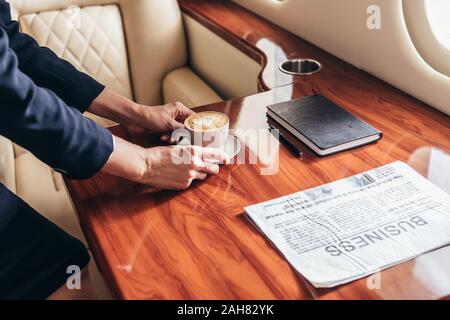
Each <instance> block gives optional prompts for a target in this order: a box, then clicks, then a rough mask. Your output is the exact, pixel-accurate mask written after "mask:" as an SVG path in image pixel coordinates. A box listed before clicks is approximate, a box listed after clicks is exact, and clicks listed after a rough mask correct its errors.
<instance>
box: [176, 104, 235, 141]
mask: <svg viewBox="0 0 450 320" xmlns="http://www.w3.org/2000/svg"><path fill="white" fill-rule="evenodd" d="M184 125H185V126H186V129H187V130H188V131H189V133H190V135H191V144H193V145H197V146H201V147H209V148H217V149H223V148H224V147H225V144H226V142H227V138H228V132H229V127H230V119H229V118H228V116H227V115H226V114H223V113H220V112H215V111H205V112H199V113H196V114H193V115H192V116H190V117H189V118H187V119H186V120H185V122H184Z"/></svg>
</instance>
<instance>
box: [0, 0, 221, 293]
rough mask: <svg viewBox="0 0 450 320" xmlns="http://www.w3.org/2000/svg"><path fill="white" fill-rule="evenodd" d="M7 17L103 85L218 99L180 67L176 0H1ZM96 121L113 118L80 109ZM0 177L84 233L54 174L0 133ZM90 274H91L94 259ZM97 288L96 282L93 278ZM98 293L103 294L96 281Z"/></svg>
mask: <svg viewBox="0 0 450 320" xmlns="http://www.w3.org/2000/svg"><path fill="white" fill-rule="evenodd" d="M8 2H9V3H10V4H11V10H12V16H13V19H15V20H18V21H19V23H20V26H21V29H22V31H23V32H25V33H28V34H30V35H31V36H33V37H34V38H35V39H36V40H37V41H38V43H39V44H40V45H42V46H47V47H49V48H51V49H52V50H53V51H54V52H55V53H56V54H57V55H59V56H60V57H62V58H64V59H66V60H68V61H69V62H70V63H72V64H73V65H74V66H76V67H77V68H78V69H79V70H81V71H83V72H86V73H88V74H90V75H91V76H92V77H94V78H96V79H97V80H98V81H100V82H101V83H103V84H105V85H106V86H107V87H109V88H110V89H112V90H114V91H116V92H118V93H120V94H122V95H124V96H126V97H128V98H130V99H133V100H135V101H137V102H138V103H142V104H146V105H159V104H162V103H167V102H175V101H181V102H183V103H184V104H186V105H187V106H189V107H196V106H199V105H205V104H209V103H214V102H217V101H221V97H220V96H219V95H217V94H216V93H215V92H214V90H212V89H211V88H210V87H209V86H208V85H207V84H206V83H205V82H204V81H203V80H201V79H200V77H198V76H197V75H196V74H195V73H194V72H193V71H192V70H191V69H190V68H189V67H187V66H186V65H187V62H188V61H187V56H188V52H187V47H188V46H187V45H186V43H185V38H186V37H185V35H184V29H183V22H182V17H181V13H180V10H179V7H178V4H177V1H176V0H164V1H159V0H46V1H36V0H9V1H8ZM88 116H89V117H91V118H92V119H94V120H95V121H97V122H98V123H100V124H102V125H104V126H111V125H113V124H114V123H112V122H111V121H108V120H106V119H102V118H100V117H96V116H94V115H88ZM0 182H2V183H4V184H5V185H6V186H7V187H8V188H9V189H10V190H11V191H13V192H15V193H16V194H17V195H18V196H19V197H21V198H22V199H24V200H25V201H26V202H27V203H29V204H30V205H31V206H32V207H33V208H35V209H36V210H37V211H38V212H40V213H41V214H42V215H44V216H46V217H47V218H48V219H50V220H51V221H53V222H54V223H56V224H57V225H59V226H60V227H61V228H63V229H65V230H66V231H67V232H69V233H70V234H72V235H74V236H75V237H77V238H79V239H81V240H83V241H85V240H84V237H83V234H82V231H81V228H80V226H79V223H78V219H77V215H76V212H75V209H74V207H73V205H72V203H71V200H70V197H69V195H68V193H67V191H66V188H65V184H64V181H63V179H62V176H61V175H60V174H58V173H57V172H55V171H54V170H52V169H51V168H49V167H48V166H46V165H45V164H44V163H42V162H41V161H39V160H38V159H37V158H35V157H34V156H33V155H32V154H31V153H30V152H28V151H26V150H24V149H22V148H21V147H19V146H16V145H14V144H13V143H12V142H11V141H9V140H8V139H5V138H3V137H0ZM92 268H93V269H94V270H93V272H94V274H96V273H98V272H97V271H96V268H95V266H93V267H92ZM97 280H98V281H97V287H102V284H101V283H100V282H101V280H99V278H98V277H97ZM100 291H101V292H100V293H101V295H102V297H107V296H108V293H107V292H106V291H105V289H104V288H100Z"/></svg>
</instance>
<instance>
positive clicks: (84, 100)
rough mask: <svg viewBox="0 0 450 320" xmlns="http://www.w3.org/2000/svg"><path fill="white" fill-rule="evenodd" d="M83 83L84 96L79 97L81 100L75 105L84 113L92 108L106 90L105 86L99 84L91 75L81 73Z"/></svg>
mask: <svg viewBox="0 0 450 320" xmlns="http://www.w3.org/2000/svg"><path fill="white" fill-rule="evenodd" d="M80 77H81V78H82V79H81V83H82V84H83V88H82V89H84V90H83V94H81V95H79V98H78V99H79V100H78V101H75V103H74V105H76V106H77V109H78V110H79V111H80V112H81V113H84V112H86V110H87V109H89V107H90V106H91V104H92V102H94V100H95V99H97V97H98V96H99V95H100V94H101V93H102V92H103V90H105V86H104V85H102V84H101V83H99V82H97V81H96V80H95V79H94V78H91V77H90V76H89V75H87V74H84V73H80Z"/></svg>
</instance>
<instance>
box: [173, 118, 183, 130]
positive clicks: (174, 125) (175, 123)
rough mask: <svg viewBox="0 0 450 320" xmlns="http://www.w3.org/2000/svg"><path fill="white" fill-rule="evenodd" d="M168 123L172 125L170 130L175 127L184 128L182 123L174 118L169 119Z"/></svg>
mask: <svg viewBox="0 0 450 320" xmlns="http://www.w3.org/2000/svg"><path fill="white" fill-rule="evenodd" d="M170 124H171V126H172V130H176V129H184V128H185V127H184V123H181V122H178V121H177V120H175V119H171V121H170Z"/></svg>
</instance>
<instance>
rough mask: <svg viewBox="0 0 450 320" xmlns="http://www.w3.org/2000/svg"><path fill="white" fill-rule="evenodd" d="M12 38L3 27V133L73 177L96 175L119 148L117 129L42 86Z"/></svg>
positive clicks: (0, 32) (0, 68)
mask: <svg viewBox="0 0 450 320" xmlns="http://www.w3.org/2000/svg"><path fill="white" fill-rule="evenodd" d="M8 42H9V40H8V36H7V34H6V33H5V32H4V30H3V29H2V28H1V27H0V134H1V135H3V136H5V137H8V138H9V139H11V140H12V141H14V142H16V143H17V144H19V145H21V146H23V147H24V148H26V149H28V150H30V151H31V152H33V153H34V154H35V155H36V156H37V157H38V158H39V159H41V160H42V161H44V162H46V163H47V164H48V165H50V166H51V167H53V168H56V169H59V170H60V171H65V172H66V173H67V175H68V176H69V177H70V178H80V179H82V178H88V177H90V176H92V175H94V174H95V173H97V172H98V171H99V170H100V169H101V168H102V167H103V166H104V164H105V163H106V161H107V160H108V158H109V156H110V155H111V153H112V151H113V138H112V135H111V133H110V132H109V131H108V130H106V129H104V128H102V127H100V126H99V125H97V124H95V122H93V121H92V120H89V119H87V118H85V117H84V116H83V115H82V114H81V113H80V112H78V110H76V109H74V108H72V107H69V106H67V105H66V104H65V103H64V101H62V100H61V99H59V98H58V97H57V96H56V95H55V94H54V93H53V92H51V91H50V90H47V89H44V88H41V87H38V86H37V85H36V84H35V83H34V82H33V81H32V80H31V79H30V78H29V77H28V76H26V75H25V74H24V73H23V72H22V71H20V70H19V68H18V61H17V57H16V55H15V53H14V51H12V50H11V49H10V47H9V43H8Z"/></svg>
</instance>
